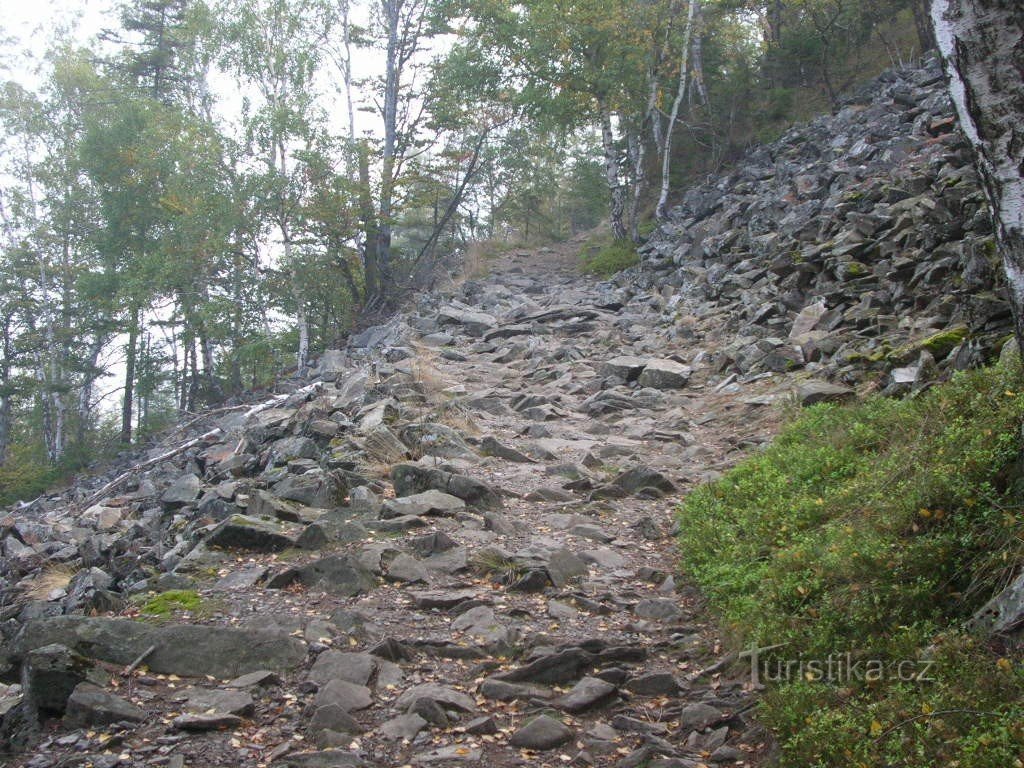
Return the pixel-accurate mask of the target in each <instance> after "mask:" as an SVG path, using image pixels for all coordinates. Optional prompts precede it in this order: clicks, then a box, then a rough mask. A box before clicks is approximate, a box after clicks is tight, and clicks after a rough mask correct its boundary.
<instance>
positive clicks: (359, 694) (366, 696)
mask: <svg viewBox="0 0 1024 768" xmlns="http://www.w3.org/2000/svg"><path fill="white" fill-rule="evenodd" d="M314 703H315V705H316V706H318V707H325V706H327V705H331V704H333V705H334V706H337V707H341V708H342V709H343V710H344V711H346V712H354V711H356V710H359V709H366V708H367V707H370V706H373V696H371V695H370V689H369V688H367V687H366V686H365V685H356V684H355V683H349V682H346V681H345V680H329V681H328V682H327V684H326V685H324V686H323V687H322V688H321V689H320V690H319V691H318V692H317V694H316V699H315V701H314Z"/></svg>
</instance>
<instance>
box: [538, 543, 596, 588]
mask: <svg viewBox="0 0 1024 768" xmlns="http://www.w3.org/2000/svg"><path fill="white" fill-rule="evenodd" d="M545 567H546V568H547V572H548V578H550V579H551V583H552V584H554V585H555V586H556V587H558V588H559V589H561V588H562V587H565V586H568V585H569V584H571V583H572V582H574V581H576V580H577V579H579V578H581V577H583V576H586V575H587V574H589V573H590V569H589V568H588V567H587V564H586V562H584V561H583V559H582V558H579V557H577V556H576V555H574V554H573V553H572V552H570V551H569V550H568V549H557V550H555V551H554V552H552V553H550V554H549V555H548V558H547V564H546V565H545Z"/></svg>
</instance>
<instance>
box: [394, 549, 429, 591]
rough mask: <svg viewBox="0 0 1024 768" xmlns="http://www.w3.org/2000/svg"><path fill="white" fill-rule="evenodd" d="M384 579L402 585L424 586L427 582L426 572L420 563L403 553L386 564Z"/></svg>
mask: <svg viewBox="0 0 1024 768" xmlns="http://www.w3.org/2000/svg"><path fill="white" fill-rule="evenodd" d="M385 578H387V579H388V580H389V581H398V582H402V583H403V584H426V583H427V582H428V581H429V578H428V576H427V570H426V569H425V568H424V567H423V565H422V564H421V563H420V561H419V560H417V559H416V558H415V557H412V556H411V555H407V554H404V553H403V554H400V555H399V556H398V557H396V558H395V559H394V560H392V561H391V563H389V564H388V566H387V571H386V573H385Z"/></svg>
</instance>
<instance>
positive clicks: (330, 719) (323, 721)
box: [309, 704, 363, 734]
mask: <svg viewBox="0 0 1024 768" xmlns="http://www.w3.org/2000/svg"><path fill="white" fill-rule="evenodd" d="M309 731H310V733H313V734H317V733H319V732H321V731H333V732H335V733H344V734H355V733H362V731H363V727H362V726H361V725H360V724H359V721H358V720H356V719H355V718H354V717H352V715H350V714H349V711H348V710H347V709H345V708H344V707H343V706H341V705H339V704H323V705H321V706H318V707H316V708H315V709H314V711H313V717H311V718H310V720H309Z"/></svg>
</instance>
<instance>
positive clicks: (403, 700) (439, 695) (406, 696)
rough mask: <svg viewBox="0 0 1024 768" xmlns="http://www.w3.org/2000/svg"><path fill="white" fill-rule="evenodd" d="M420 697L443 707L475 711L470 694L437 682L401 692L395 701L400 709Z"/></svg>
mask: <svg viewBox="0 0 1024 768" xmlns="http://www.w3.org/2000/svg"><path fill="white" fill-rule="evenodd" d="M420 699H428V700H430V701H433V702H436V703H437V704H440V705H441V706H442V707H443V708H444V709H455V710H458V711H460V712H476V704H475V703H474V702H473V699H472V698H471V697H470V696H467V695H466V694H465V693H462V692H461V691H456V690H455V689H454V688H448V687H446V686H444V685H440V684H439V683H421V684H420V685H415V686H413V687H412V688H410V689H409V690H407V691H405V692H404V693H402V695H401V696H399V697H398V699H397V700H396V701H395V706H396V707H397V708H398V709H400V710H403V711H405V710H408V709H409V708H410V707H412V706H413V705H414V704H415V703H416V702H417V701H419V700H420Z"/></svg>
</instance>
